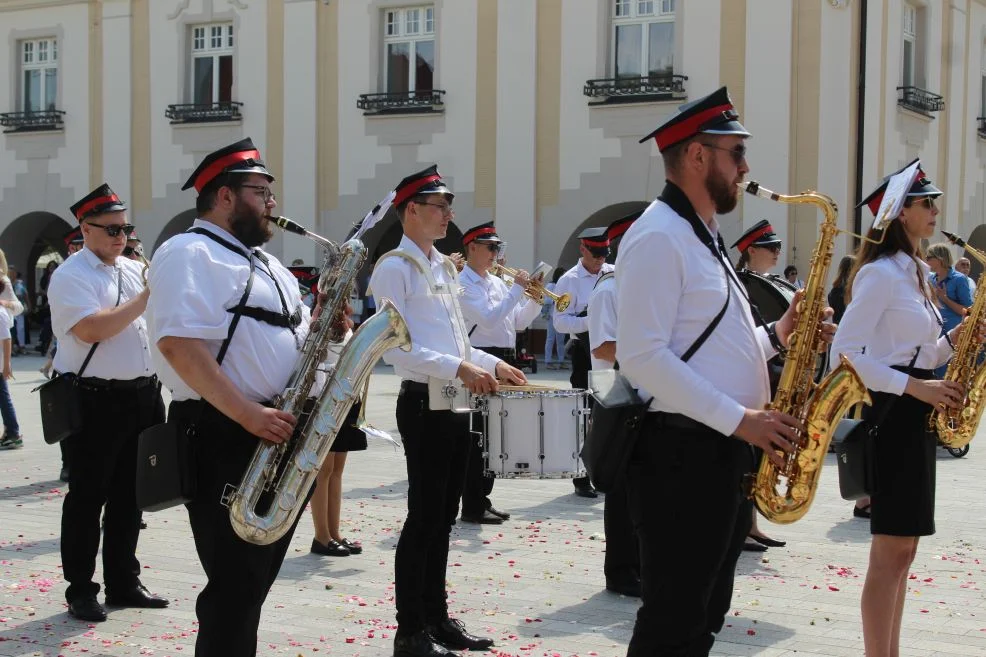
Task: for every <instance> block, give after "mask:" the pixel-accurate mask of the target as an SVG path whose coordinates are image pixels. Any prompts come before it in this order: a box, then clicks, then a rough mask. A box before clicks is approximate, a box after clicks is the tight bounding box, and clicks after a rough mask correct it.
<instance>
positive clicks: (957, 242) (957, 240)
mask: <svg viewBox="0 0 986 657" xmlns="http://www.w3.org/2000/svg"><path fill="white" fill-rule="evenodd" d="M941 234H942V235H944V236H945V237H947V238H948V239H949V241H951V242H952V244H955V245H956V246H961V247H965V240H964V239H962V238H961V237H959V236H958V235H956V234H955V233H950V232H948V231H947V230H943V231H942V232H941Z"/></svg>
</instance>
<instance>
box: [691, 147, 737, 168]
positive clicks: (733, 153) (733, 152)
mask: <svg viewBox="0 0 986 657" xmlns="http://www.w3.org/2000/svg"><path fill="white" fill-rule="evenodd" d="M699 143H700V144H701V145H702V146H705V147H706V148H714V149H715V150H717V151H726V152H727V153H729V155H730V157H732V158H733V162H735V163H736V166H739V165H740V164H742V163H743V159H744V158H746V146H744V145H743V144H737V145H736V146H734V147H733V148H723V147H722V146H716V145H714V144H707V143H705V142H704V141H700V142H699Z"/></svg>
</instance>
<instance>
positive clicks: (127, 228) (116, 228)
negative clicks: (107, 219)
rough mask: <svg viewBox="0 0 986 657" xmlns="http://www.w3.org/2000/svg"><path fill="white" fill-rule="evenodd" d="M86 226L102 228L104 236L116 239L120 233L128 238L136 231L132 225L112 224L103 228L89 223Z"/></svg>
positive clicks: (100, 225)
mask: <svg viewBox="0 0 986 657" xmlns="http://www.w3.org/2000/svg"><path fill="white" fill-rule="evenodd" d="M86 225H87V226H95V227H96V228H102V229H103V230H105V231H106V234H107V235H109V236H110V237H116V236H117V235H119V234H120V233H121V232H122V233H123V234H124V235H126V236H128V237H129V236H130V234H131V233H133V232H134V231H135V230H137V227H136V226H134V225H133V224H113V225H110V226H104V225H102V224H94V223H91V222H90V223H88V224H86Z"/></svg>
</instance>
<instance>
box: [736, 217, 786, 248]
mask: <svg viewBox="0 0 986 657" xmlns="http://www.w3.org/2000/svg"><path fill="white" fill-rule="evenodd" d="M780 243H781V238H779V237H778V236H777V234H776V233H775V232H774V228H773V226H771V225H770V222H769V221H767V220H766V219H761V220H760V221H758V222H757V223H755V224H753V226H751V227H750V228H749V230H747V231H746V232H745V233H743V234H742V235H740V238H739V239H738V240H736V241H735V242H733V248H734V249H737V250H738V251H740V252H743V251H746V250H747V249H748V248H750V247H751V246H770V245H772V244H780Z"/></svg>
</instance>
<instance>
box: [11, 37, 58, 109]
mask: <svg viewBox="0 0 986 657" xmlns="http://www.w3.org/2000/svg"><path fill="white" fill-rule="evenodd" d="M20 51H21V109H22V111H24V112H40V111H43V110H53V109H55V103H56V102H57V94H58V41H56V40H55V39H32V40H30V41H22V42H21V48H20Z"/></svg>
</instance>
